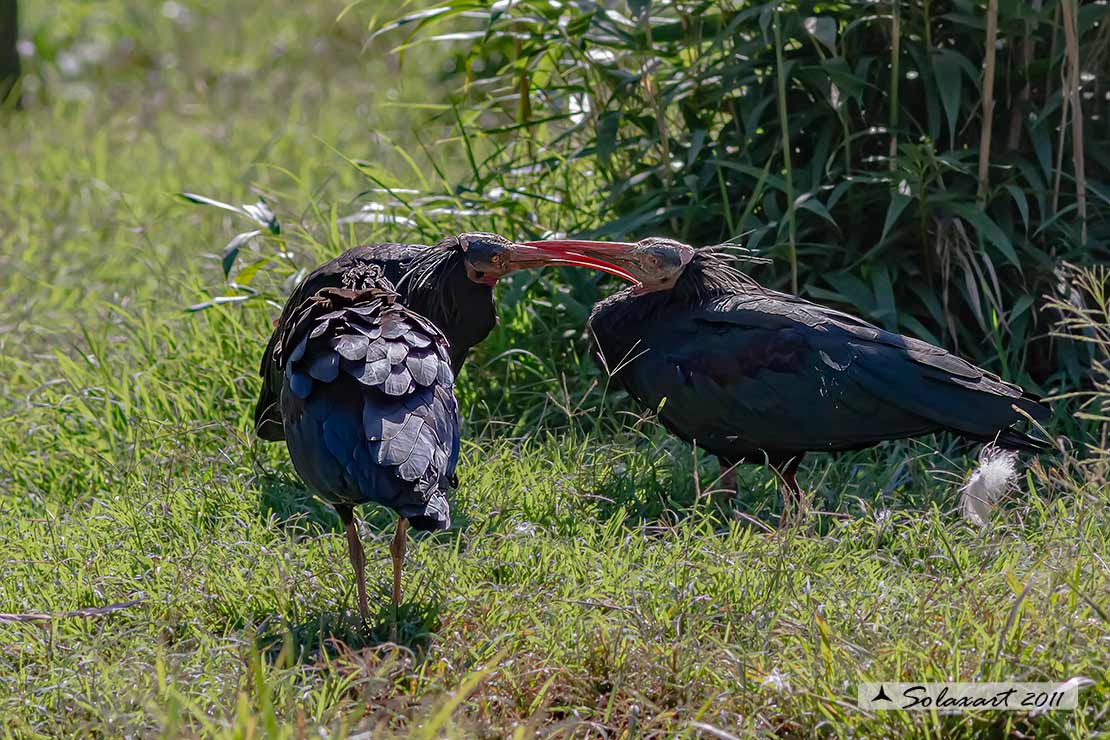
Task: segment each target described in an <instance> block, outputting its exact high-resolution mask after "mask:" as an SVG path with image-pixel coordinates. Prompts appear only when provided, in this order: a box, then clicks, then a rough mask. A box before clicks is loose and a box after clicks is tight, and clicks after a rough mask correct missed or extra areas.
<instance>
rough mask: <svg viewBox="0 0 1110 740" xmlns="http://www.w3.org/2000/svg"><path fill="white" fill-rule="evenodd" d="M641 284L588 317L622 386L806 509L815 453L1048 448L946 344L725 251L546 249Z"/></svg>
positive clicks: (1002, 384) (613, 246)
mask: <svg viewBox="0 0 1110 740" xmlns="http://www.w3.org/2000/svg"><path fill="white" fill-rule="evenodd" d="M543 244H544V245H545V246H546V247H547V248H548V249H556V250H558V251H562V252H564V253H565V254H566V255H567V256H568V257H572V256H576V257H582V258H586V257H588V258H590V259H592V260H595V261H604V262H606V263H607V268H606V269H607V271H609V272H612V273H613V274H616V275H618V276H620V277H622V278H624V279H625V280H628V281H629V282H631V283H633V285H632V286H630V287H627V288H625V289H624V290H621V291H620V292H618V293H616V294H615V295H612V296H610V297H609V298H606V299H604V300H602V301H601V302H599V303H598V304H597V305H596V306H595V307H594V309H593V312H592V313H591V315H590V319H589V332H590V334H591V336H592V337H593V340H594V342H595V344H596V346H597V350H598V356H599V358H600V361H601V363H602V364H603V365H604V367H605V368H606V369H607V370H608V371H609V372H611V373H612V377H613V379H614V380H615V381H616V382H617V383H618V384H619V385H620V386H621V387H623V388H624V389H626V390H627V391H628V393H629V394H630V395H631V396H632V397H633V398H634V399H635V400H636V401H638V402H639V404H640V405H641V406H642V407H643V408H644V409H645V410H648V411H655V410H656V409H658V410H659V419H660V421H661V422H662V423H663V424H664V425H665V426H666V427H667V429H669V430H670V431H671V432H673V433H674V434H676V435H678V436H679V437H681V438H682V439H684V440H686V441H688V442H692V443H695V444H696V445H697V446H699V447H701V448H703V449H705V450H707V451H709V452H711V453H713V454H715V455H716V456H717V457H718V459H719V460H720V461H721V467H722V469H726V470H727V469H731V468H732V467H733V466H735V465H737V464H740V463H766V464H768V465H769V466H770V467H771V468H772V469H773V470H774V471H775V472H776V474H777V475H778V476H779V478H780V479H781V481H782V483H783V489H784V515H785V514H786V512H787V511H789V510H791V509H792V508H794V507H796V506H797V504H798V503H800V494H801V490H800V488H799V486H798V483H797V481H796V479H795V473H796V471H797V469H798V464H799V463H800V462H801V460H802V458H803V456H804V455H805V454H806V453H808V452H835V451H842V450H856V449H862V448H866V447H870V446H873V445H875V444H878V443H879V442H882V441H884V440H891V439H903V438H907V437H916V436H920V435H926V434H930V433H933V432H940V431H949V432H954V433H956V434H958V435H960V436H963V437H965V438H968V439H971V440H976V441H980V442H996V443H997V445H998V446H1000V447H1002V448H1007V449H1015V450H1029V451H1036V450H1041V449H1044V448H1045V447H1046V443H1045V442H1044V441H1042V440H1040V439H1037V438H1035V437H1033V436H1031V435H1029V434H1027V433H1025V432H1022V431H1020V430H1019V429H1017V428H1015V425H1017V424H1019V423H1020V422H1022V421H1023V420H1024V419H1025V418H1026V417H1029V418H1032V419H1033V420H1035V421H1036V422H1038V423H1043V422H1045V421H1047V420H1048V417H1049V415H1050V412H1049V409H1048V407H1047V406H1045V405H1044V404H1043V403H1042V402H1041V401H1040V400H1039V399H1038V398H1036V397H1035V396H1033V395H1031V394H1029V393H1027V392H1025V391H1024V390H1023V389H1022V388H1021V387H1019V386H1017V385H1015V384H1013V383H1008V382H1006V381H1004V380H1002V379H1001V378H999V377H998V376H997V375H995V374H994V373H991V372H988V371H986V370H983V369H982V368H979V367H976V366H974V365H972V364H971V363H969V362H967V361H966V360H963V359H961V358H960V357H958V356H956V355H954V354H952V353H950V352H948V351H947V350H945V349H942V348H941V347H937V346H934V345H932V344H928V343H927V342H923V341H920V340H917V339H913V338H911V337H907V336H902V335H900V334H896V333H893V332H890V331H885V330H883V329H880V328H879V327H877V326H874V325H873V324H870V323H868V322H866V321H864V320H862V319H859V318H857V317H855V316H852V315H850V314H847V313H844V312H843V311H838V310H835V309H832V308H829V307H827V306H822V305H819V304H816V303H812V302H810V301H807V300H805V299H803V298H800V297H798V296H794V295H788V294H785V293H780V292H777V291H774V290H770V289H767V288H764V287H762V286H760V285H759V284H758V283H756V282H755V281H754V280H752V279H751V278H750V277H749V276H747V275H746V274H744V273H743V272H741V271H739V270H737V269H736V268H735V267H734V266H733V261H734V260H733V258H731V257H730V256H728V254H727V252H726V251H724V250H719V249H713V248H702V249H695V248H694V247H691V246H689V245H686V244H682V243H680V242H676V241H672V240H669V239H661V238H652V239H645V240H642V241H640V242H634V243H633V242H597V241H584V240H562V241H549V242H544V243H543Z"/></svg>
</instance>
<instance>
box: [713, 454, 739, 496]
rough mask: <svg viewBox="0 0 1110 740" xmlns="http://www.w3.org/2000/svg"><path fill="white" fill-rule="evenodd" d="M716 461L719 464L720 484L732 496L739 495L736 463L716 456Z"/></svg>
mask: <svg viewBox="0 0 1110 740" xmlns="http://www.w3.org/2000/svg"><path fill="white" fill-rule="evenodd" d="M717 462H719V463H720V464H721V477H720V486H721V488H723V489H724V490H726V491H728V493H729V495H731V497H732V498H734V499H735V498H737V497H739V496H740V489H739V487H738V486H737V482H736V465H735V464H734V463H731V462H729V461H728V460H722V459H721V458H717Z"/></svg>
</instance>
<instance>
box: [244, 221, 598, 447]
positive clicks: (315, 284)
mask: <svg viewBox="0 0 1110 740" xmlns="http://www.w3.org/2000/svg"><path fill="white" fill-rule="evenodd" d="M562 262H565V260H564V259H562V258H561V256H560V255H559V254H552V253H548V252H546V251H545V250H544V249H543V248H542V246H538V247H537V246H532V247H529V246H525V245H522V244H516V243H513V242H510V241H509V240H508V239H506V238H504V237H502V236H499V235H497V234H488V233H483V232H473V233H464V234H459V235H458V236H449V237H446V238H444V239H442V240H440V241H439V242H438V243H436V244H434V245H431V246H427V245H423V244H392V243H391V244H367V245H363V246H359V247H355V248H353V249H350V250H348V251H346V252H344V253H343V254H341V255H340V256H338V257H336V258H335V259H333V260H331V261H330V262H326V263H324V264H323V265H320V266H319V267H317V268H316V269H315V270H313V271H312V272H311V273H309V274H308V276H307V277H306V278H305V279H304V280H303V281H302V282H301V284H300V285H299V286H297V288H296V289H295V290H294V291H293V294H292V295H291V296H289V300H288V302H287V303H286V304H285V309H284V310H283V311H282V314H281V318H280V319H279V320H278V324H277V328H276V329H274V333H273V335H272V336H271V337H270V341H269V344H267V346H266V351H265V352H264V353H263V355H262V365H261V367H260V369H259V374H261V376H262V391H261V393H260V394H259V397H258V404H257V405H256V406H255V412H254V420H255V431H256V432H257V433H258V436H259V437H261V438H262V439H264V440H267V441H271V442H280V441H281V440H282V439H284V438H285V432H284V429H283V427H282V413H281V407H280V404H279V399H280V397H281V388H282V368H281V367H279V364H278V362H277V359H276V358H277V355H278V353H279V352H280V351H281V346H282V344H281V340H282V336H283V333H284V331H285V327H286V326H287V324H288V323H289V321H290V320H291V317H292V314H293V313H294V312H295V311H297V310H299V308H300V306H301V304H302V303H303V302H304V301H305V300H307V299H308V298H310V297H311V296H313V295H315V294H316V293H317V292H318V291H320V290H322V289H324V288H338V287H342V286H343V285H344V280H345V279H346V278H347V276H348V275H349V274H351V273H352V272H358V271H359V270H362V269H364V268H366V267H367V266H370V265H374V266H377V267H378V268H380V270H381V273H382V275H383V276H384V277H385V279H386V280H388V281H390V282H392V283H393V284H394V285H395V286H396V289H397V291H398V293H399V294H400V301H401V303H403V304H404V305H405V306H407V307H408V308H409V309H410V310H412V311H415V312H417V313H418V314H420V315H421V316H424V317H426V318H427V319H429V320H430V321H431V322H432V323H433V324H434V325H435V326H436V327H437V328H438V329H439V330H440V331H441V332H442V333H443V336H444V337H445V338H446V339H447V341H448V343H449V344H450V349H449V350H448V352H449V356H450V359H451V367H452V368H453V369H454V370H455V372H458V371H459V369H460V368H461V367H462V363H463V360H465V359H466V355H467V353H468V352H469V351H470V348H471V347H473V346H474V345H476V344H478V343H479V342H481V341H482V340H483V339H485V338H486V336H488V335H489V333H490V332H491V331H493V328H494V326H496V325H497V311H496V308H495V307H494V302H493V287H494V286H495V285H496V284H497V281H498V280H499V279H500V278H501V277H503V276H504V275H506V274H508V273H510V272H513V271H515V270H522V269H525V268H530V267H541V266H543V265H545V264H553V263H562ZM571 264H578V265H580V266H583V267H590V266H591V265H590V264H589V261H588V260H587V261H586V263H581V262H580V261H577V260H575V261H572V262H571Z"/></svg>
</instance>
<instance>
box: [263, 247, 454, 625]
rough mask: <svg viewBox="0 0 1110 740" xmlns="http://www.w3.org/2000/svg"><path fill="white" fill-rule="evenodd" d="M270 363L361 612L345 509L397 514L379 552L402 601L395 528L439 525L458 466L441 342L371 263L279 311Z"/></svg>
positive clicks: (354, 538)
mask: <svg viewBox="0 0 1110 740" xmlns="http://www.w3.org/2000/svg"><path fill="white" fill-rule="evenodd" d="M278 329H279V332H280V343H279V345H278V347H277V349H276V351H275V354H274V364H275V367H276V368H277V369H278V371H279V372H280V373H281V377H282V385H281V391H280V396H281V400H280V408H281V419H282V422H283V424H284V429H285V442H286V445H287V446H288V448H289V456H290V458H292V460H293V466H294V467H295V468H296V470H297V472H298V473H299V474H300V476H301V477H302V478H303V479H304V481H305V482H306V483H307V484H308V485H309V486H310V487H311V488H312V489H313V490H314V491H315V492H316V493H317V494H318V495H319V496H320V497H321V498H323V499H324V500H325V501H327V502H328V503H330V504H331V505H332V506H334V507H335V509H336V511H337V512H338V513H339V517H340V519H342V521H343V524H344V526H345V528H346V532H347V551H348V555H349V556H350V559H351V565H352V566H354V569H355V575H356V578H357V586H358V607H359V612H360V613H361V614H362V617H363V619H369V616H370V613H369V609H368V607H367V604H366V577H365V572H364V571H365V565H366V558H365V556H364V554H363V549H362V543H361V541H360V540H359V536H358V530H357V528H356V526H355V517H354V507H355V506H356V505H358V504H363V503H369V502H374V503H378V504H382V505H384V506H388V507H389V508H391V509H393V510H394V511H396V512H397V515H398V519H397V530H396V533H395V534H394V537H393V541H392V543H391V545H390V548H389V549H390V554H391V555H392V557H393V602H394V604H399V603H400V601H401V567H402V563H403V561H404V557H405V538H406V529H407V527H408V526H409V525H410V524H411V525H412V526H413V528H415V529H418V530H437V529H446V528H447V527H448V526H450V523H451V516H450V507H449V506H448V503H447V493H448V486H449V483H450V481H451V480H452V479H453V477H454V473H455V465H456V463H457V462H458V458H459V418H458V404H457V403H456V401H455V395H454V390H453V383H454V375H453V373H452V370H451V363H450V358H449V354H448V346H447V340H446V339H445V338H444V336H443V333H442V332H441V331H439V329H437V328H436V326H435V325H434V324H432V322H430V321H429V320H428V319H426V318H424V317H423V316H420V315H419V314H416V313H414V312H413V311H410V310H409V309H408V308H406V307H405V306H404V304H402V303H401V301H400V299H399V296H398V294H397V293H396V292H395V291H394V289H393V286H392V284H390V282H389V281H388V280H386V279H385V278H384V277H383V276H382V269H381V267H379V266H378V265H373V264H365V265H361V266H359V267H356V268H353V269H351V270H348V271H347V272H346V273H345V274H344V276H343V280H342V286H341V287H324V288H321V289H319V290H317V291H316V292H315V293H314V294H313V295H312V296H311V297H309V298H307V299H306V300H303V301H301V302H300V304H298V305H297V306H295V307H293V308H292V309H291V310H289V311H287V320H286V321H284V322H283V323H282V324H281V326H279V327H278Z"/></svg>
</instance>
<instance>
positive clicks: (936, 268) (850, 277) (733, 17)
mask: <svg viewBox="0 0 1110 740" xmlns="http://www.w3.org/2000/svg"><path fill="white" fill-rule="evenodd" d="M1064 7H1065V6H1063V5H1062V4H1061V3H1058V2H1044V3H1042V2H1035V3H1030V2H1013V1H1008V0H1003V1H1002V2H999V3H997V8H994V6H993V5H992V7H991V11H992V12H988V8H987V7H986V6H985V5H983V4H981V3H977V2H974V1H973V0H923V1H922V2H912V3H911V2H893V3H891V2H852V3H838V2H786V3H777V2H775V3H764V4H753V3H740V2H729V1H727V0H725V1H723V2H706V1H705V0H678V1H677V2H666V3H663V2H655V3H653V2H651V1H650V0H642V1H639V2H629V3H628V4H627V5H624V4H623V3H618V4H605V5H604V7H603V6H599V5H598V4H595V3H577V2H559V3H549V2H546V0H523V1H522V2H513V3H496V4H494V5H492V6H486V5H485V4H482V3H471V2H456V1H448V2H443V3H440V4H437V5H435V6H433V7H432V8H430V9H423V10H422V11H421V12H420V13H417V14H410V15H407V16H403V17H402V18H401V19H399V20H397V21H396V22H394V23H393V24H387V25H385V26H384V27H383V29H382V31H381V32H382V33H383V34H385V35H388V37H389V38H402V34H407V36H404V37H403V38H405V40H406V41H407V42H408V43H416V44H420V45H421V46H418V47H416V48H415V49H412V50H410V51H409V52H408V54H409V56H410V57H413V56H416V55H418V54H419V53H421V52H420V49H424V48H426V47H427V44H430V43H450V44H453V48H456V49H462V51H460V53H459V61H458V65H459V67H460V69H461V70H463V71H465V73H466V84H465V85H463V86H462V87H461V88H459V92H460V93H462V94H463V96H464V97H463V98H462V100H463V101H464V102H463V103H462V105H464V106H466V107H468V109H469V110H472V111H473V110H480V111H482V112H483V113H484V114H485V115H483V116H481V117H479V118H476V119H472V122H471V123H469V124H468V126H467V128H469V129H470V133H471V135H472V136H474V137H480V138H482V139H484V140H485V141H487V142H488V143H490V146H489V147H487V148H485V149H483V151H482V154H483V155H484V156H486V157H488V158H487V159H482V158H481V157H478V158H476V162H477V164H476V166H475V168H474V171H473V173H472V177H471V178H470V179H469V180H468V181H467V189H465V190H464V191H463V192H464V193H465V195H466V196H467V197H469V198H471V199H473V200H474V201H475V202H478V203H481V204H483V206H485V207H495V208H498V209H499V212H500V213H502V214H503V217H507V218H508V219H511V222H512V223H515V224H517V225H518V226H517V228H518V229H520V230H525V231H544V230H547V229H555V230H562V231H566V230H569V231H576V232H589V233H593V234H599V235H608V236H613V237H624V236H629V235H632V236H642V235H646V234H653V233H667V234H671V235H674V236H677V237H679V238H681V239H685V240H687V241H690V242H693V243H698V244H701V243H716V242H719V241H724V240H728V239H737V240H739V241H742V242H743V243H744V244H745V245H747V246H749V247H752V248H755V249H760V250H763V251H764V252H765V253H767V254H769V255H772V256H774V257H776V258H777V259H776V261H775V263H774V264H773V265H772V267H770V268H769V269H767V270H765V271H763V273H762V274H760V277H761V278H763V279H765V280H767V281H768V282H771V283H774V284H776V285H778V286H780V287H785V288H787V289H792V290H796V291H801V292H803V293H805V294H806V295H808V296H811V297H813V298H816V299H820V300H824V301H829V302H834V303H837V304H842V305H844V306H846V307H849V308H851V309H853V310H855V311H856V312H858V313H861V314H863V315H865V316H867V317H869V318H871V319H873V320H875V321H876V322H878V323H880V324H882V325H884V326H886V327H887V328H890V329H896V330H899V331H905V332H908V333H911V334H914V335H916V336H919V337H921V338H924V339H927V340H929V341H933V342H937V343H941V344H946V345H949V346H955V347H957V348H959V349H960V350H961V351H963V352H965V353H966V354H969V355H971V356H973V357H975V358H977V359H979V360H980V361H983V362H987V363H989V364H992V365H994V367H995V369H998V370H1000V371H1001V372H1003V373H1004V374H1007V375H1009V376H1011V377H1016V378H1021V379H1023V380H1027V381H1028V380H1029V379H1030V378H1029V377H1028V376H1025V375H1024V374H1023V370H1025V369H1028V371H1029V372H1030V373H1031V374H1032V376H1033V380H1035V381H1036V382H1039V383H1047V384H1049V385H1051V384H1052V383H1053V382H1054V381H1058V380H1059V377H1058V376H1055V374H1056V372H1057V371H1058V370H1060V369H1063V368H1067V369H1068V370H1071V371H1073V373H1074V371H1075V369H1076V366H1075V365H1074V357H1073V355H1072V353H1071V352H1070V351H1068V350H1067V349H1066V348H1065V349H1064V350H1063V351H1061V348H1060V347H1059V346H1055V345H1054V344H1053V343H1052V342H1051V341H1049V340H1047V339H1046V338H1045V336H1046V334H1047V328H1048V325H1049V323H1050V322H1051V317H1045V316H1041V313H1042V311H1041V310H1040V307H1041V306H1042V304H1043V302H1042V300H1041V298H1042V297H1043V296H1044V295H1045V294H1046V293H1052V292H1055V291H1057V290H1058V289H1059V283H1060V276H1059V272H1060V267H1061V264H1062V263H1064V262H1078V263H1090V262H1094V261H1100V260H1105V259H1107V258H1110V120H1108V116H1107V115H1106V113H1107V109H1108V105H1107V95H1110V87H1107V82H1108V79H1110V78H1108V75H1107V72H1108V70H1110V22H1108V18H1107V15H1108V14H1107V8H1106V5H1105V4H1103V3H1079V4H1078V5H1077V4H1076V3H1074V2H1072V4H1071V5H1070V6H1067V7H1068V8H1072V7H1074V10H1072V11H1071V12H1070V13H1069V14H1065V13H1062V10H1063V9H1064ZM992 16H993V24H994V25H996V26H997V30H996V41H995V49H994V54H993V57H992V59H991V60H990V61H989V62H988V60H987V59H986V52H985V49H986V47H987V45H988V43H987V40H986V34H987V27H988V25H991V22H990V19H991V18H992ZM1069 19H1071V23H1073V24H1074V25H1073V26H1072V27H1073V28H1074V29H1075V33H1074V34H1068V33H1067V32H1066V30H1065V26H1066V22H1067V21H1068V20H1069ZM460 37H465V38H466V39H467V40H468V41H469V43H468V44H466V45H465V46H460V45H459V44H458V41H457V40H458V39H459V38H460ZM1069 37H1070V38H1074V47H1075V50H1076V53H1077V54H1078V59H1079V64H1078V66H1077V67H1075V77H1074V79H1073V77H1072V76H1071V75H1072V71H1073V70H1072V65H1069V63H1068V61H1067V55H1068V50H1069V49H1070V48H1071V47H1072V42H1071V41H1069ZM987 67H989V68H990V71H989V72H985V71H984V70H985V69H986V68H987ZM988 75H989V77H991V78H993V84H991V85H990V86H989V87H985V77H987V76H988ZM1073 91H1074V93H1075V99H1076V100H1077V101H1078V103H1079V104H1080V107H1081V111H1082V113H1081V116H1079V118H1080V121H1079V123H1081V126H1079V125H1077V122H1076V120H1075V119H1076V115H1075V111H1074V104H1073V105H1072V107H1071V108H1068V106H1067V105H1066V102H1067V101H1068V99H1069V93H1072V92H1073ZM986 97H989V98H990V99H991V100H992V101H993V102H992V111H993V114H992V116H991V118H990V122H989V125H988V122H987V121H986V119H985V117H984V107H985V101H984V98H986ZM1065 109H1067V110H1065ZM491 124H494V125H491ZM501 130H506V131H507V133H506V134H504V135H499V131H501ZM1077 137H1078V144H1076V140H1077ZM1073 146H1075V147H1077V148H1076V149H1073ZM1073 151H1081V152H1082V154H1083V156H1082V159H1083V161H1084V163H1085V165H1086V167H1085V171H1084V172H1082V173H1080V172H1079V170H1078V169H1077V168H1076V166H1075V163H1074V158H1073ZM981 166H985V168H986V169H985V170H983V173H982V176H981V172H980V167H981ZM575 181H577V182H575ZM491 189H492V190H493V191H494V193H493V195H492V196H491ZM1079 190H1082V191H1083V193H1084V194H1085V203H1084V204H1083V207H1082V210H1083V212H1084V214H1085V219H1084V218H1080V215H1079V211H1080V205H1079V203H1078V199H1077V192H1078V191H1079ZM521 193H524V194H529V195H530V197H532V198H537V197H546V198H552V197H554V198H559V199H560V200H561V201H562V204H563V206H564V207H563V208H562V209H560V210H559V213H558V217H557V219H552V217H551V216H550V215H547V216H546V219H545V218H544V217H542V216H541V217H540V218H537V217H536V215H535V214H534V212H533V210H532V209H531V208H530V206H529V200H528V199H527V198H520V197H514V196H515V195H519V194H521Z"/></svg>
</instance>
